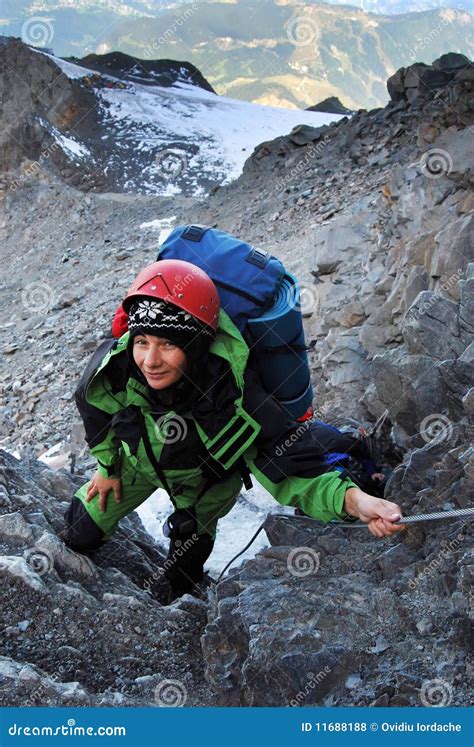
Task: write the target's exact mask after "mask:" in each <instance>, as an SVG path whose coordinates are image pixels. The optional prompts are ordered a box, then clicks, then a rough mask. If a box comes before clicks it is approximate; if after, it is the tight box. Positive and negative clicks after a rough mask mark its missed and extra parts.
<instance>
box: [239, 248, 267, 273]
mask: <svg viewBox="0 0 474 747" xmlns="http://www.w3.org/2000/svg"><path fill="white" fill-rule="evenodd" d="M268 260H269V254H268V252H267V251H266V250H265V249H255V247H252V249H251V250H250V252H249V254H248V256H247V257H245V261H246V262H250V264H251V265H257V267H260V268H261V269H262V270H263V268H264V267H265V265H266V264H267V262H268Z"/></svg>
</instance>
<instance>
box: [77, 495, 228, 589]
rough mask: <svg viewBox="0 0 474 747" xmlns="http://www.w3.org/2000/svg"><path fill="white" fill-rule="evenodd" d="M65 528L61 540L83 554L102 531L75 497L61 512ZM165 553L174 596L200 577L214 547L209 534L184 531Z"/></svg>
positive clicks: (99, 539) (92, 549)
mask: <svg viewBox="0 0 474 747" xmlns="http://www.w3.org/2000/svg"><path fill="white" fill-rule="evenodd" d="M64 519H65V522H66V531H65V533H64V535H63V540H64V543H65V544H66V545H67V547H69V548H70V549H71V550H74V551H75V552H80V553H83V554H89V553H93V552H95V551H96V550H99V549H100V547H101V546H102V544H103V542H104V538H105V533H104V532H103V531H102V530H101V529H100V528H99V527H98V526H97V524H96V523H95V521H94V520H93V519H92V518H91V517H90V515H89V513H88V511H87V510H86V508H85V506H84V504H83V503H82V501H81V500H80V499H79V498H77V497H74V498H73V499H72V501H71V503H70V505H69V507H68V509H67V511H66V513H65V514H64ZM170 540H171V541H170V547H169V551H168V557H167V559H166V561H165V563H164V568H165V576H166V578H167V579H168V581H169V582H170V586H171V588H172V590H173V592H174V593H175V595H176V596H180V595H182V594H185V593H189V592H191V591H192V589H193V587H194V585H195V584H196V583H198V582H199V581H201V580H202V577H203V572H204V563H205V562H206V560H207V559H208V557H209V555H210V554H211V552H212V548H213V547H214V540H213V538H212V537H211V535H210V534H207V533H204V534H196V533H194V532H187V533H185V534H180V535H179V536H178V535H176V536H173V537H171V538H170Z"/></svg>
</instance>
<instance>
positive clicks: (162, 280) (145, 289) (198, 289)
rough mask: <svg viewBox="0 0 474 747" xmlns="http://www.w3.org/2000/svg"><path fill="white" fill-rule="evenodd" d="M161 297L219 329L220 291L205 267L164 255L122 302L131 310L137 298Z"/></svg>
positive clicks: (144, 274) (132, 286) (140, 278)
mask: <svg viewBox="0 0 474 747" xmlns="http://www.w3.org/2000/svg"><path fill="white" fill-rule="evenodd" d="M143 297H146V298H160V299H161V300H162V301H166V302H167V303H171V304H174V305H175V306H178V307H179V308H180V309H183V310H184V311H187V312H188V314H191V315H192V316H194V317H195V318H196V319H199V321H201V322H203V323H204V324H207V325H208V326H209V327H211V328H212V329H213V330H214V332H215V331H216V330H217V319H218V316H219V309H220V303H219V294H218V292H217V288H216V286H215V285H214V283H213V282H212V280H211V278H210V277H209V275H206V273H205V272H204V270H201V268H200V267H197V266H196V265H193V264H192V263H191V262H185V261H184V260H182V259H161V260H159V261H158V262H153V264H151V265H148V266H147V267H145V268H144V269H143V270H142V271H141V272H139V273H138V275H137V277H136V278H135V280H134V281H133V283H132V285H131V287H130V288H129V290H128V293H127V295H126V296H125V299H124V301H123V303H122V307H123V310H124V311H125V313H126V314H128V312H129V310H130V306H131V305H132V303H133V301H134V300H135V299H137V298H143Z"/></svg>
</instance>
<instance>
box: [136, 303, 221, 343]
mask: <svg viewBox="0 0 474 747" xmlns="http://www.w3.org/2000/svg"><path fill="white" fill-rule="evenodd" d="M128 329H129V331H130V337H131V338H133V337H135V335H137V334H140V333H141V334H145V335H154V336H155V337H165V338H166V339H167V340H169V341H170V342H172V343H174V344H175V345H177V346H178V347H180V348H181V349H182V350H184V351H185V352H187V353H188V354H189V353H192V352H193V350H194V349H195V348H196V345H197V344H198V343H199V345H198V347H199V348H200V349H201V350H202V348H203V347H204V348H206V347H207V348H208V347H209V346H210V345H211V343H212V341H213V340H214V332H213V330H212V329H211V328H210V327H208V326H207V325H205V324H203V323H202V322H200V321H199V319H196V318H195V317H194V316H192V315H191V314H189V313H188V312H187V311H184V309H180V308H179V307H178V306H174V305H173V304H171V303H167V302H166V301H161V300H158V299H153V298H141V299H139V300H137V301H135V302H134V303H133V304H132V305H131V306H130V310H129V312H128Z"/></svg>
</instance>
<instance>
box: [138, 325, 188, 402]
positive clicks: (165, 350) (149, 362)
mask: <svg viewBox="0 0 474 747" xmlns="http://www.w3.org/2000/svg"><path fill="white" fill-rule="evenodd" d="M133 360H134V361H135V363H136V364H137V366H138V368H139V369H140V371H141V372H142V374H143V375H144V377H145V379H146V380H147V383H148V386H150V387H151V388H152V389H166V387H168V386H171V385H172V384H174V383H175V382H176V381H179V379H180V378H181V377H182V376H183V374H184V372H185V371H186V369H187V367H188V362H187V359H186V355H185V353H184V352H183V351H182V350H181V348H178V346H177V345H173V343H172V342H170V341H169V340H167V339H166V338H164V337H155V336H154V335H137V336H136V337H134V339H133Z"/></svg>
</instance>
